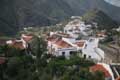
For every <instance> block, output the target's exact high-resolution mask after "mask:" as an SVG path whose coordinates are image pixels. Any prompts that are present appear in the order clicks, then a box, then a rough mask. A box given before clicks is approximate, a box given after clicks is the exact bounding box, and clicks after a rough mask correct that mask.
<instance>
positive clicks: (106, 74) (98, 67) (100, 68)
mask: <svg viewBox="0 0 120 80" xmlns="http://www.w3.org/2000/svg"><path fill="white" fill-rule="evenodd" d="M90 70H91V71H92V72H96V71H102V72H103V73H104V75H105V77H111V74H110V73H109V72H108V70H106V68H105V67H104V66H103V65H100V64H96V65H95V66H92V67H90Z"/></svg>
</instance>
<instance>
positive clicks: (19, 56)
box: [0, 38, 104, 80]
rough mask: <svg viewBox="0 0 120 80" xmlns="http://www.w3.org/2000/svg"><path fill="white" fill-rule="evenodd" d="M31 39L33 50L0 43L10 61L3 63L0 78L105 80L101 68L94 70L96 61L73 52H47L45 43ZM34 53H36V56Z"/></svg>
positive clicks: (19, 79) (37, 39) (2, 51)
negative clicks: (23, 49)
mask: <svg viewBox="0 0 120 80" xmlns="http://www.w3.org/2000/svg"><path fill="white" fill-rule="evenodd" d="M35 41H36V42H37V44H38V45H37V46H34V43H36V42H34V41H32V43H33V42H34V43H33V45H31V46H32V54H28V53H26V51H21V50H19V49H15V48H12V47H8V46H1V47H0V55H2V54H1V53H4V54H5V55H4V56H5V57H6V59H7V62H6V63H5V64H2V65H0V74H1V77H0V80H91V79H92V80H104V76H103V74H102V72H96V73H91V72H90V71H89V67H90V66H92V65H94V63H93V62H91V61H88V60H85V59H82V58H79V57H77V56H75V55H74V56H71V58H70V59H69V60H68V59H65V58H64V56H61V57H55V56H52V55H47V54H46V44H45V42H44V41H43V39H41V38H36V39H35ZM33 55H34V56H33Z"/></svg>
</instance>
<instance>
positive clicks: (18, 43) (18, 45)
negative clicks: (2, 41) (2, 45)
mask: <svg viewBox="0 0 120 80" xmlns="http://www.w3.org/2000/svg"><path fill="white" fill-rule="evenodd" d="M8 45H9V46H12V47H14V48H17V49H25V47H24V46H23V42H22V41H13V42H12V43H11V44H8Z"/></svg>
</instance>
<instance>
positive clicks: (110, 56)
mask: <svg viewBox="0 0 120 80" xmlns="http://www.w3.org/2000/svg"><path fill="white" fill-rule="evenodd" d="M99 47H100V48H101V49H102V50H104V52H105V63H117V62H118V59H117V58H118V56H117V54H118V52H117V51H116V50H115V49H113V48H110V47H108V46H106V45H103V44H100V45H99Z"/></svg>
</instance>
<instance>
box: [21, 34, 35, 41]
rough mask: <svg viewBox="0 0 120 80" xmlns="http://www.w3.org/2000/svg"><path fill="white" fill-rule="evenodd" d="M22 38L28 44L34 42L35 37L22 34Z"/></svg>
mask: <svg viewBox="0 0 120 80" xmlns="http://www.w3.org/2000/svg"><path fill="white" fill-rule="evenodd" d="M22 38H23V40H25V41H26V42H29V41H30V40H32V38H33V35H32V34H22Z"/></svg>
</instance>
